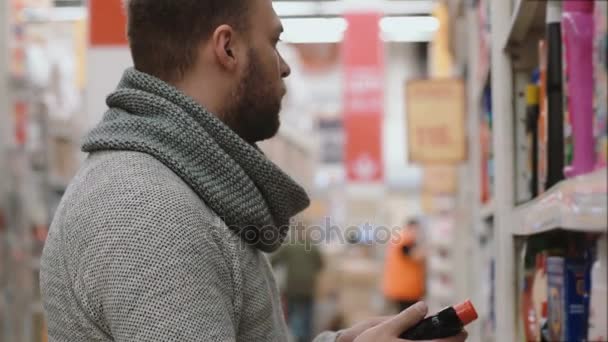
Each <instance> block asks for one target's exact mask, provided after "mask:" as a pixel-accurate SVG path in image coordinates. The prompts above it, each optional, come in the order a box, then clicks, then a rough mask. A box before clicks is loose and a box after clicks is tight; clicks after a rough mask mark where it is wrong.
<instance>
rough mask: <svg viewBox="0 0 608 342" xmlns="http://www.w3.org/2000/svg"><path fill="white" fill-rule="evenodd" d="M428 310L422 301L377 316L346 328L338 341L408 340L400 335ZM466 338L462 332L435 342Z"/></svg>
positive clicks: (384, 341)
mask: <svg viewBox="0 0 608 342" xmlns="http://www.w3.org/2000/svg"><path fill="white" fill-rule="evenodd" d="M427 312H428V308H427V306H426V304H424V303H422V302H420V303H418V304H416V305H413V306H411V307H410V308H408V309H407V310H405V311H403V312H401V313H400V314H398V315H396V316H393V317H380V318H375V319H372V320H369V321H365V322H363V323H359V324H357V325H355V326H353V327H352V328H350V329H346V330H344V331H343V332H342V333H341V334H340V336H339V337H338V340H337V341H336V342H353V341H354V342H393V341H394V342H397V341H401V342H403V341H406V340H403V339H400V338H399V335H401V334H402V333H403V332H404V331H406V330H407V329H409V328H411V327H413V326H414V325H416V323H418V322H420V321H421V320H422V319H424V317H425V316H426V314H427ZM466 339H467V333H466V332H462V333H460V334H459V335H456V336H453V337H448V338H445V339H440V340H435V341H434V342H464V341H465V340H466Z"/></svg>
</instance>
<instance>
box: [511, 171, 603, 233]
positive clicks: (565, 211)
mask: <svg viewBox="0 0 608 342" xmlns="http://www.w3.org/2000/svg"><path fill="white" fill-rule="evenodd" d="M607 195H608V192H607V189H606V169H605V168H603V169H601V170H598V171H595V172H593V173H591V174H589V175H584V176H580V177H576V178H572V179H569V180H565V181H562V182H561V183H559V184H557V185H556V186H555V187H553V188H551V189H550V190H549V191H547V192H545V193H544V194H542V195H541V196H540V197H538V198H536V199H535V200H533V201H531V202H529V203H526V204H524V205H522V206H520V207H517V208H516V209H515V211H514V217H513V234H514V235H523V236H525V235H532V234H537V233H542V232H546V231H549V230H553V229H566V230H571V231H581V232H593V233H606V232H607V231H608V208H607V205H608V200H607V197H606V196H607Z"/></svg>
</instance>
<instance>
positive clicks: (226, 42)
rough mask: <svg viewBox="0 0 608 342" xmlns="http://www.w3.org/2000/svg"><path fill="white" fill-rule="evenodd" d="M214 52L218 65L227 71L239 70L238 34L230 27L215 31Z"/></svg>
mask: <svg viewBox="0 0 608 342" xmlns="http://www.w3.org/2000/svg"><path fill="white" fill-rule="evenodd" d="M211 43H212V44H213V52H214V53H215V58H216V59H217V61H218V63H219V64H220V65H222V66H223V67H224V68H226V69H227V70H230V71H232V70H235V69H236V68H237V44H236V34H235V31H234V29H233V28H232V27H231V26H230V25H221V26H219V27H218V28H216V29H215V31H214V32H213V36H212V37H211Z"/></svg>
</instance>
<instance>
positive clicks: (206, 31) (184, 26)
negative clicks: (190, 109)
mask: <svg viewBox="0 0 608 342" xmlns="http://www.w3.org/2000/svg"><path fill="white" fill-rule="evenodd" d="M250 1H251V0H126V10H127V17H128V24H127V32H128V37H129V45H130V48H131V54H132V56H133V62H134V63H135V68H136V69H137V70H139V71H141V72H145V73H148V74H150V75H153V76H156V77H158V78H160V79H162V80H165V81H177V80H180V79H181V78H182V77H183V75H184V73H185V72H186V71H187V70H188V69H189V68H190V67H192V65H193V64H194V61H195V59H196V57H197V56H196V53H197V48H198V45H199V44H200V42H201V41H203V40H206V39H209V38H210V36H211V35H212V34H213V31H214V30H215V28H217V27H218V26H220V25H223V24H228V25H231V26H232V27H234V28H235V29H239V30H244V29H246V27H247V25H248V21H249V18H248V17H247V16H246V11H247V4H248V3H249V2H250Z"/></svg>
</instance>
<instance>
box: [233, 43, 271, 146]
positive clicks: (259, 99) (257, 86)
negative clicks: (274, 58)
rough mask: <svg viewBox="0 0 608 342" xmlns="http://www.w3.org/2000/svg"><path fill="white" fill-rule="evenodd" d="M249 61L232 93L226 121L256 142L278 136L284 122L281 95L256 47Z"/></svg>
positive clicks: (251, 141)
mask: <svg viewBox="0 0 608 342" xmlns="http://www.w3.org/2000/svg"><path fill="white" fill-rule="evenodd" d="M249 61H250V62H249V65H248V66H247V70H246V71H245V74H244V76H243V79H242V80H241V82H240V84H239V87H238V89H237V90H236V92H235V93H234V94H233V95H232V98H231V99H230V103H228V104H227V108H228V109H227V110H226V111H225V113H224V122H225V123H226V124H227V125H228V126H229V127H230V128H231V129H232V130H233V131H234V132H236V133H237V134H238V135H239V136H240V137H241V138H243V139H244V140H245V141H247V142H249V143H251V144H253V143H256V142H258V141H262V140H266V139H270V138H272V137H273V136H275V135H276V134H277V132H278V130H279V126H280V125H281V123H280V119H279V112H280V110H281V97H282V96H281V95H282V94H279V93H277V90H276V89H275V88H274V87H273V86H272V84H273V82H272V81H270V80H268V76H267V75H266V74H265V73H264V70H263V67H262V63H261V62H260V59H259V57H258V55H257V54H256V52H255V51H253V50H249Z"/></svg>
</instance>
